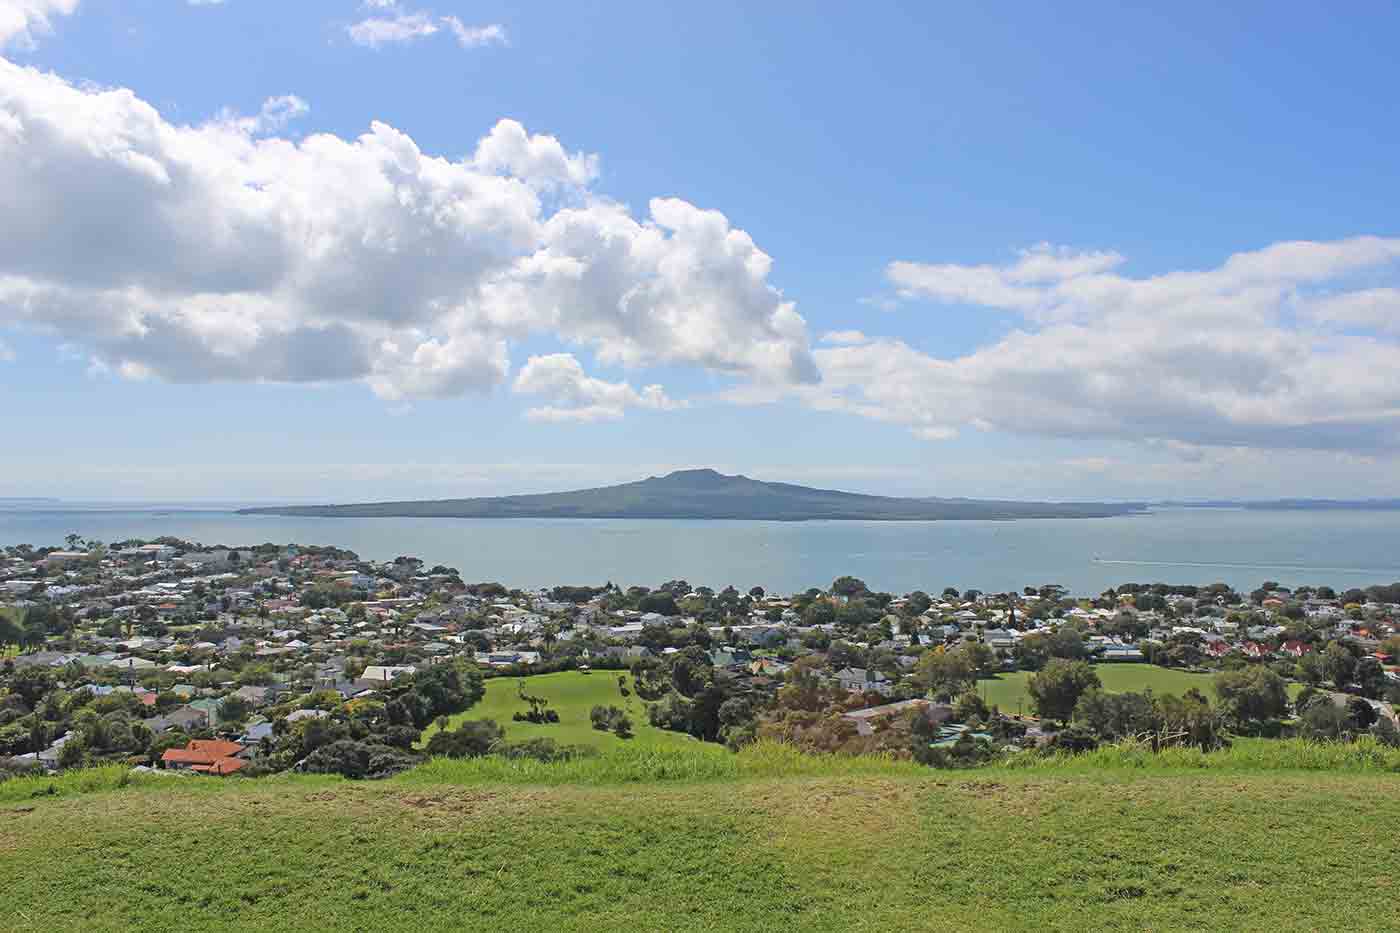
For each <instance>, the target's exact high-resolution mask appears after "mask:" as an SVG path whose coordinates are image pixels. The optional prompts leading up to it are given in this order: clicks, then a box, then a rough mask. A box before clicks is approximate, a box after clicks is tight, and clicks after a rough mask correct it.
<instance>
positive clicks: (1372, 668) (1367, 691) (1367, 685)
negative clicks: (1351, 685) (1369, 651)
mask: <svg viewBox="0 0 1400 933" xmlns="http://www.w3.org/2000/svg"><path fill="white" fill-rule="evenodd" d="M1352 678H1353V679H1354V680H1355V681H1356V685H1357V686H1359V687H1360V688H1361V694H1362V696H1368V697H1370V698H1372V699H1376V698H1377V697H1379V696H1380V695H1381V694H1382V693H1384V692H1385V688H1386V687H1387V686H1388V684H1389V681H1388V680H1387V679H1386V676H1385V668H1384V667H1382V666H1381V662H1380V661H1379V660H1377V659H1376V658H1374V657H1371V656H1369V655H1368V656H1366V657H1364V658H1362V659H1361V660H1359V661H1357V662H1356V670H1355V671H1353V672H1352Z"/></svg>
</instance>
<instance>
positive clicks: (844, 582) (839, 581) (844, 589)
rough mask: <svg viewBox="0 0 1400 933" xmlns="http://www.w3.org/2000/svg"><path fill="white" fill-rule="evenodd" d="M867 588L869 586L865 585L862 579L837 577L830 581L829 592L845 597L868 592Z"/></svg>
mask: <svg viewBox="0 0 1400 933" xmlns="http://www.w3.org/2000/svg"><path fill="white" fill-rule="evenodd" d="M869 589H870V588H869V587H867V586H866V585H865V581H864V580H859V579H857V578H855V577H837V578H836V579H835V580H833V581H832V582H831V592H833V593H835V594H836V595H837V596H845V597H847V598H850V597H852V596H858V595H860V594H861V593H865V592H868V591H869Z"/></svg>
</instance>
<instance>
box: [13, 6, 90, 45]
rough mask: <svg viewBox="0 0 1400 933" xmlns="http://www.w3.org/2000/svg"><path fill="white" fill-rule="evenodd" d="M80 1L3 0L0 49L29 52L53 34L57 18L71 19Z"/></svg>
mask: <svg viewBox="0 0 1400 933" xmlns="http://www.w3.org/2000/svg"><path fill="white" fill-rule="evenodd" d="M77 8H78V0H0V49H4V48H7V47H9V48H15V49H20V50H22V51H30V50H32V49H34V48H35V47H36V46H37V45H38V39H39V37H40V36H46V35H50V34H51V33H52V32H53V19H54V17H56V16H71V15H72V14H73V11H75V10H76V9H77Z"/></svg>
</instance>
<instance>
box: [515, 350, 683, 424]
mask: <svg viewBox="0 0 1400 933" xmlns="http://www.w3.org/2000/svg"><path fill="white" fill-rule="evenodd" d="M514 388H515V391H516V392H517V393H520V394H522V395H537V396H543V397H544V398H546V399H548V400H549V401H550V402H552V403H554V404H551V405H546V406H541V407H536V408H531V409H529V410H528V411H526V412H525V416H526V417H527V418H530V419H532V420H535V421H615V420H617V419H619V418H621V417H622V416H623V414H624V413H625V412H626V410H627V409H629V408H645V409H650V410H652V411H671V410H673V409H676V408H683V407H685V403H684V402H681V401H676V400H675V399H672V398H670V397H669V396H667V395H666V391H665V390H664V389H663V388H662V387H661V386H659V385H649V386H644V387H643V388H642V390H641V391H640V392H639V391H637V390H636V389H634V388H632V386H631V385H629V384H628V383H626V382H606V381H604V380H602V379H596V378H594V377H592V376H589V375H588V374H587V373H585V372H584V371H583V366H582V365H581V364H580V363H579V361H578V360H577V359H576V358H575V357H574V356H573V354H571V353H551V354H548V355H546V356H532V357H530V359H529V360H527V361H526V363H525V365H524V366H523V367H521V369H520V374H519V375H518V376H516V378H515V386H514Z"/></svg>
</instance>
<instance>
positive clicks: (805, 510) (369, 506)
mask: <svg viewBox="0 0 1400 933" xmlns="http://www.w3.org/2000/svg"><path fill="white" fill-rule="evenodd" d="M1145 509H1146V505H1145V504H1144V503H1140V502H1013V501H997V500H986V499H941V498H904V497H897V496H872V495H866V494H864V493H855V492H841V491H839V490H834V489H813V488H811V487H809V486H797V485H793V484H791V483H768V482H763V481H761V480H755V479H750V478H748V477H747V476H727V475H725V474H723V473H719V472H717V471H715V470H708V469H701V470H678V471H676V472H674V473H669V474H667V475H666V476H652V477H648V478H647V479H644V480H639V481H637V482H634V483H623V484H621V485H617V486H602V487H598V488H595V489H578V490H573V491H571V492H555V493H540V494H534V495H522V496H496V497H489V498H474V499H432V500H412V501H402V502H366V503H360V504H352V505H285V506H266V507H260V508H250V509H241V510H239V514H241V515H300V516H315V517H324V518H669V519H739V520H751V521H819V520H828V521H830V520H850V521H948V520H958V519H962V520H971V519H980V520H984V521H1010V520H1014V519H1020V518H1108V517H1112V516H1118V515H1131V514H1134V513H1140V512H1142V511H1144V510H1145Z"/></svg>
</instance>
